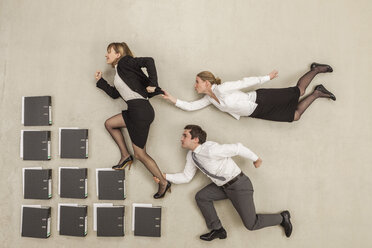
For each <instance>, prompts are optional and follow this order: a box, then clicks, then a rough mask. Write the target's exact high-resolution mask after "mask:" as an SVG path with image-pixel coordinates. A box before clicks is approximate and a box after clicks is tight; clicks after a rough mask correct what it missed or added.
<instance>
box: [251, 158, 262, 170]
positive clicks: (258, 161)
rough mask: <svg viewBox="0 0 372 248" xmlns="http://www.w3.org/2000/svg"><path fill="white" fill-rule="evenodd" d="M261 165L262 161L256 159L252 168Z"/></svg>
mask: <svg viewBox="0 0 372 248" xmlns="http://www.w3.org/2000/svg"><path fill="white" fill-rule="evenodd" d="M261 164H262V159H260V158H258V159H257V160H256V161H254V162H253V165H254V167H256V168H258V167H260V166H261Z"/></svg>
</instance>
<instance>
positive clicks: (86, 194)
mask: <svg viewBox="0 0 372 248" xmlns="http://www.w3.org/2000/svg"><path fill="white" fill-rule="evenodd" d="M87 196H88V179H87V178H85V197H87Z"/></svg>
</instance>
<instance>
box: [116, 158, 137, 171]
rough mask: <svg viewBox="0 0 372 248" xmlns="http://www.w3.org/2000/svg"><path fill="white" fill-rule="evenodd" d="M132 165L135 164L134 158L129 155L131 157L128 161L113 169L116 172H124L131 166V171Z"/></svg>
mask: <svg viewBox="0 0 372 248" xmlns="http://www.w3.org/2000/svg"><path fill="white" fill-rule="evenodd" d="M132 163H133V157H132V155H129V157H128V158H127V159H126V160H124V161H123V162H122V163H121V164H118V165H114V166H112V168H113V169H115V170H124V169H125V168H126V167H127V166H128V165H129V170H130V167H131V166H132Z"/></svg>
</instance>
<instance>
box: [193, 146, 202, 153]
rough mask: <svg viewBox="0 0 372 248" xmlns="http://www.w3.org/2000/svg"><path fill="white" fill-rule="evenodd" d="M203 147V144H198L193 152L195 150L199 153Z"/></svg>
mask: <svg viewBox="0 0 372 248" xmlns="http://www.w3.org/2000/svg"><path fill="white" fill-rule="evenodd" d="M201 149H202V146H201V145H198V146H197V147H196V148H195V149H194V151H193V152H195V153H199V152H200V150H201Z"/></svg>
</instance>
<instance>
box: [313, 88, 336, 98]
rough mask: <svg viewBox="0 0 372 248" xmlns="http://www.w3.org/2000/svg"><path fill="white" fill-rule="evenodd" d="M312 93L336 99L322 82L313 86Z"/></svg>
mask: <svg viewBox="0 0 372 248" xmlns="http://www.w3.org/2000/svg"><path fill="white" fill-rule="evenodd" d="M314 93H315V94H318V96H319V97H327V98H330V99H332V100H333V101H336V96H335V95H334V94H333V93H332V92H330V91H328V90H327V89H326V88H325V87H324V86H323V85H322V84H319V85H317V86H315V89H314Z"/></svg>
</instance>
